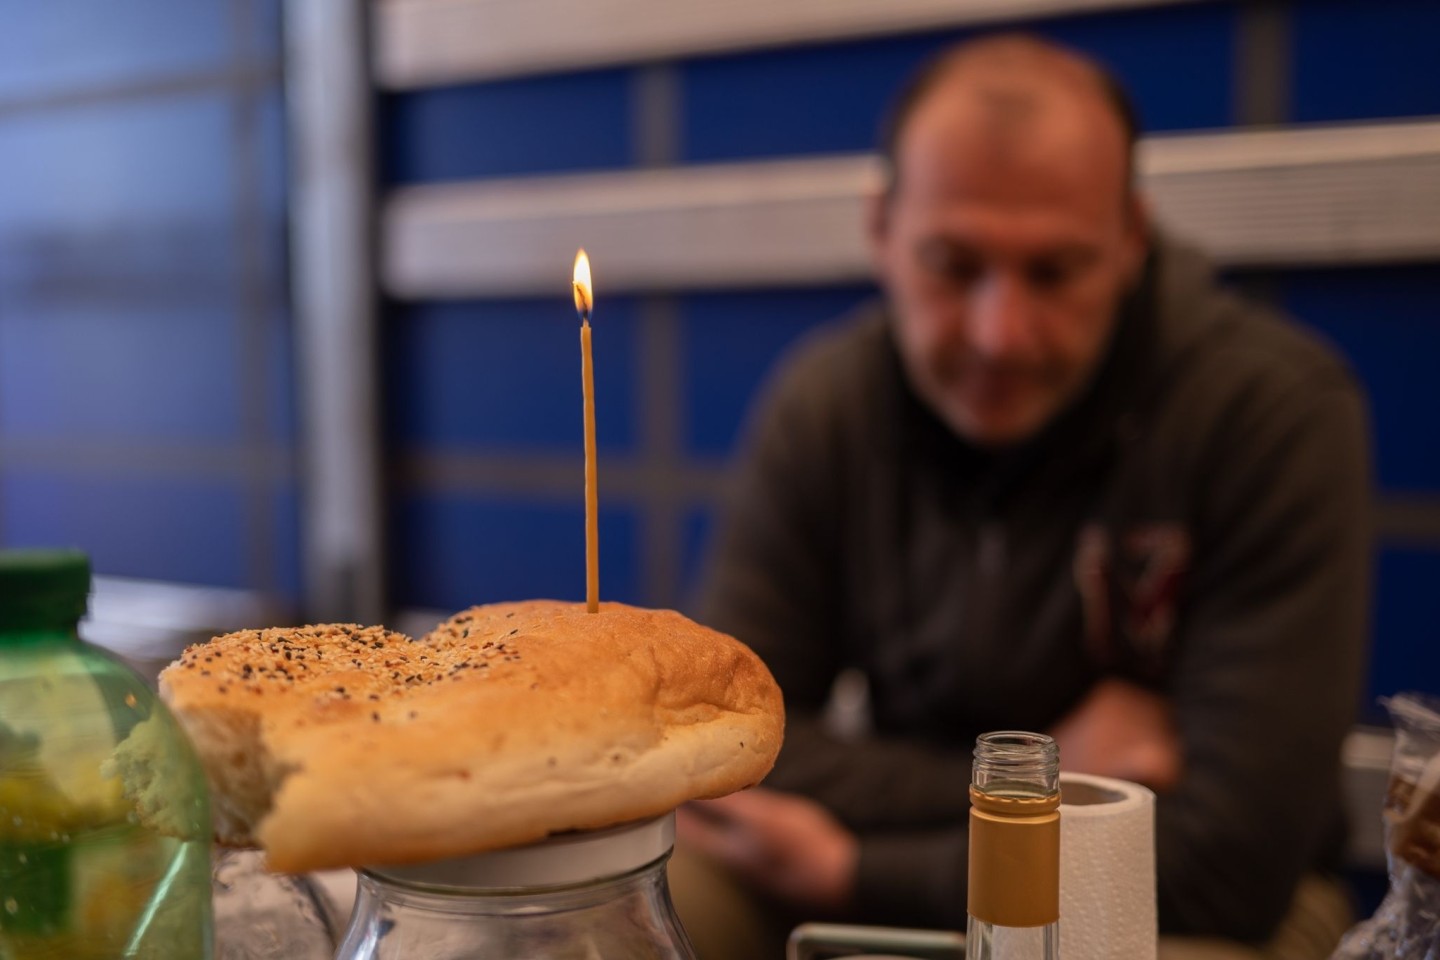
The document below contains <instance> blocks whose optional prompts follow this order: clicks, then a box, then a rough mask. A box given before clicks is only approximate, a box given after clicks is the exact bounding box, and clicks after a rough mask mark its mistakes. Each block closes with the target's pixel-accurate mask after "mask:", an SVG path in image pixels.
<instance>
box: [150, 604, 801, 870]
mask: <svg viewBox="0 0 1440 960" xmlns="http://www.w3.org/2000/svg"><path fill="white" fill-rule="evenodd" d="M160 689H161V696H162V697H163V698H164V699H165V700H166V702H167V703H168V704H169V706H170V708H171V710H172V711H173V712H174V713H175V715H176V717H177V718H178V719H179V721H180V722H181V724H182V725H183V726H184V727H185V729H186V731H187V732H188V733H189V734H190V737H191V740H192V742H194V743H195V745H196V748H197V751H198V752H199V754H200V757H201V760H202V762H203V764H204V766H205V769H206V773H207V775H208V777H209V780H210V784H211V790H212V811H213V815H214V820H215V826H216V833H217V836H218V837H219V838H220V839H221V840H222V842H226V843H230V844H235V845H254V844H258V845H260V846H262V847H264V848H265V850H266V854H267V861H268V863H269V865H270V867H271V868H272V869H275V870H284V871H304V870H315V869H325V868H332V867H340V866H361V865H366V864H385V863H405V862H415V861H422V860H429V859H437V858H442V857H451V856H460V855H465V854H471V853H479V852H482V851H484V850H489V849H495V848H498V847H504V846H513V845H518V844H523V843H528V842H532V841H535V840H539V839H542V838H543V837H545V836H547V835H549V834H552V833H558V832H562V831H566V830H575V829H589V828H598V827H603V826H609V825H611V824H615V823H621V822H625V821H628V820H634V819H639V818H642V817H648V816H655V815H658V814H660V813H664V812H666V811H667V810H670V809H672V808H674V807H675V806H677V805H679V804H680V803H683V802H684V801H686V800H690V799H696V798H701V797H713V796H720V795H722V794H725V793H729V792H732V791H734V790H738V789H742V788H744V787H747V786H750V785H753V784H755V783H757V782H759V781H760V779H761V778H762V777H764V775H765V774H766V773H767V772H768V771H769V769H770V767H771V765H772V764H773V763H774V760H775V756H776V754H777V753H778V752H779V748H780V740H781V736H782V730H783V725H784V715H783V707H782V705H781V699H780V692H779V689H778V688H777V687H776V685H775V682H774V680H773V678H771V676H770V674H769V671H768V670H766V669H765V667H764V665H763V664H762V663H761V662H760V660H759V659H758V658H757V657H756V656H755V655H754V654H753V653H752V652H751V651H750V650H749V649H748V648H747V647H745V646H744V645H743V644H741V643H739V642H738V641H736V640H734V639H733V638H731V637H728V636H726V635H724V634H721V633H718V632H716V631H713V630H710V629H708V628H706V627H703V626H701V625H699V624H696V623H694V622H693V621H691V620H688V619H686V618H685V617H683V616H681V615H680V614H678V613H674V612H673V611H665V610H646V609H641V608H636V607H629V606H625V605H623V604H614V603H607V604H603V605H602V606H601V610H600V612H599V613H595V614H590V613H587V612H586V610H585V607H584V605H583V604H570V603H561V602H558V601H528V602H522V603H503V604H492V605H488V606H481V607H474V608H471V609H470V610H466V611H464V612H462V613H459V614H456V615H455V616H454V617H451V618H450V619H449V620H447V621H446V622H445V623H443V624H441V625H440V626H439V627H437V628H436V629H435V630H434V631H432V632H431V633H430V634H428V635H426V636H425V637H423V638H420V639H418V640H416V639H411V638H409V637H406V636H404V635H403V634H399V633H394V632H392V631H388V630H384V629H382V628H379V627H360V626H356V625H351V624H331V625H322V626H309V627H296V628H272V629H266V630H248V631H242V632H239V633H232V634H227V635H225V636H222V637H217V638H216V639H215V640H213V641H211V642H209V643H206V644H200V645H197V646H194V647H191V648H190V649H188V650H186V651H185V653H184V654H183V655H182V656H181V658H180V659H179V660H178V661H176V662H175V663H173V664H171V665H170V666H169V667H167V668H166V669H165V671H164V672H163V673H162V674H161V677H160Z"/></svg>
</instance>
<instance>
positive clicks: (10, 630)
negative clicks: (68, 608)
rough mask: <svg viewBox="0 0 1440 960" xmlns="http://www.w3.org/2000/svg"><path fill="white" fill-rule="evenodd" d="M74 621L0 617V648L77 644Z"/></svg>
mask: <svg viewBox="0 0 1440 960" xmlns="http://www.w3.org/2000/svg"><path fill="white" fill-rule="evenodd" d="M77 627H78V623H77V622H76V621H73V620H70V621H63V622H55V621H49V622H44V621H41V622H33V621H29V622H27V621H18V622H17V621H7V620H5V619H4V618H0V650H6V649H11V648H22V647H42V646H57V645H78V644H79V643H80V636H79V632H78V630H77Z"/></svg>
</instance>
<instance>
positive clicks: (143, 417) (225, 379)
mask: <svg viewBox="0 0 1440 960" xmlns="http://www.w3.org/2000/svg"><path fill="white" fill-rule="evenodd" d="M234 319H235V318H234V317H233V315H232V314H231V312H230V311H228V310H226V309H225V305H223V304H210V305H204V306H202V305H199V304H197V305H195V306H193V307H190V308H189V309H175V308H168V309H160V308H155V309H151V310H149V311H144V310H142V309H141V308H139V307H136V306H133V305H120V304H116V305H115V306H114V307H110V308H107V307H105V306H104V305H101V304H93V305H89V306H86V307H83V308H73V307H72V308H69V309H59V308H56V307H55V306H53V305H52V306H48V307H47V309H44V310H40V311H35V312H31V311H25V312H23V313H20V314H18V315H14V314H11V313H10V311H8V310H6V309H5V308H4V300H3V298H0V431H3V432H4V433H5V434H6V435H7V436H10V437H13V438H30V439H34V438H45V439H51V440H54V439H60V438H71V439H80V440H84V439H86V438H102V437H103V438H105V439H115V438H117V437H121V438H143V439H151V440H204V441H212V440H215V441H224V440H232V439H238V436H239V422H240V414H239V409H238V401H239V391H238V386H237V380H238V369H239V368H238V363H237V360H236V342H235V335H234Z"/></svg>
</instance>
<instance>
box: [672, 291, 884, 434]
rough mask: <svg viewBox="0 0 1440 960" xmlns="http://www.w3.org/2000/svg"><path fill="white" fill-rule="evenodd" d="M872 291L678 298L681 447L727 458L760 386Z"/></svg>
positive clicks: (773, 292)
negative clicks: (785, 358) (792, 351)
mask: <svg viewBox="0 0 1440 960" xmlns="http://www.w3.org/2000/svg"><path fill="white" fill-rule="evenodd" d="M873 294H874V290H873V288H872V287H869V286H855V287H839V288H827V289H815V290H789V291H772V292H756V293H716V294H706V295H700V294H696V295H693V296H688V297H685V298H684V299H683V300H682V301H681V310H680V316H681V324H682V327H681V340H682V344H683V346H682V351H683V361H682V362H683V365H682V367H681V371H682V372H681V384H682V390H683V391H684V412H685V449H686V451H687V452H689V453H691V454H694V455H699V456H706V457H718V456H725V455H727V454H729V453H730V451H731V449H732V447H733V446H734V443H735V440H736V438H737V436H738V434H739V432H740V429H741V425H742V424H743V423H744V420H745V416H746V413H747V411H748V410H749V407H750V404H751V402H752V400H753V399H754V397H755V393H756V391H757V389H758V388H759V387H760V386H761V384H762V383H763V382H764V380H765V377H766V374H767V373H769V371H770V370H771V368H772V366H773V365H774V363H775V361H776V360H777V359H778V358H779V357H780V356H781V354H783V353H784V351H785V349H786V348H787V347H789V346H790V345H791V344H792V343H794V342H795V340H797V339H798V338H799V337H800V336H801V335H803V334H804V333H805V332H806V331H808V330H811V329H813V328H814V327H816V326H818V325H820V324H822V323H824V322H825V321H827V320H833V319H835V318H836V317H839V316H840V315H842V314H844V313H845V312H846V311H848V310H850V309H852V308H853V307H854V306H855V305H856V304H858V303H860V302H861V301H863V300H865V299H867V298H868V297H870V296H873Z"/></svg>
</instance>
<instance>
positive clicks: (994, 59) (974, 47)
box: [880, 34, 1138, 194]
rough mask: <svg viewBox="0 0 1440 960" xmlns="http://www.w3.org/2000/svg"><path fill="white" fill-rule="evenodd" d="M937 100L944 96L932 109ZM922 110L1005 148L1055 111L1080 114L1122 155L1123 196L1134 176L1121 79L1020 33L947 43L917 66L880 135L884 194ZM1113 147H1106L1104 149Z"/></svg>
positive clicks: (1131, 127)
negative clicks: (946, 115) (967, 124)
mask: <svg viewBox="0 0 1440 960" xmlns="http://www.w3.org/2000/svg"><path fill="white" fill-rule="evenodd" d="M935 101H943V102H942V103H941V104H940V105H939V106H938V107H937V105H936V104H935ZM921 108H927V109H944V110H946V111H947V112H950V111H953V112H954V113H955V114H956V115H957V118H958V115H960V114H965V115H968V116H969V118H970V119H971V120H972V121H973V122H974V129H975V131H976V133H977V140H980V141H983V143H984V144H985V145H986V146H987V147H988V148H989V149H991V150H994V151H997V152H1003V151H1005V150H1007V149H1008V148H1010V147H1012V146H1013V145H1014V143H1015V142H1017V141H1019V140H1021V139H1023V138H1026V137H1031V138H1033V137H1034V135H1035V133H1036V130H1037V128H1039V127H1042V125H1044V124H1047V123H1049V124H1051V125H1053V124H1054V122H1055V120H1056V119H1057V115H1063V114H1065V113H1069V114H1071V115H1072V116H1073V115H1077V114H1078V115H1079V116H1080V117H1082V118H1083V119H1085V120H1092V121H1098V124H1099V128H1098V129H1096V124H1094V123H1091V124H1090V129H1091V131H1092V132H1091V134H1090V136H1098V137H1101V138H1106V137H1107V134H1108V135H1110V136H1113V138H1114V140H1113V145H1114V146H1117V147H1118V148H1119V150H1120V151H1121V153H1122V156H1123V168H1122V169H1123V171H1124V177H1125V186H1126V193H1127V194H1128V192H1129V187H1130V184H1131V181H1132V179H1133V174H1134V148H1135V140H1136V137H1137V135H1138V124H1137V121H1136V116H1135V110H1134V107H1133V106H1132V105H1131V103H1130V98H1129V96H1128V95H1127V94H1126V93H1125V90H1124V88H1123V87H1122V86H1121V85H1120V83H1119V81H1117V80H1116V79H1115V77H1114V76H1113V75H1112V74H1111V73H1110V72H1109V71H1108V70H1106V69H1105V68H1104V67H1103V66H1101V65H1100V64H1099V63H1097V62H1096V61H1094V60H1092V59H1090V58H1088V57H1086V56H1084V55H1083V54H1080V53H1077V52H1075V51H1073V50H1069V49H1067V48H1065V47H1062V46H1059V45H1058V44H1054V43H1051V42H1049V41H1046V40H1042V39H1039V38H1037V37H1032V36H1029V35H1025V34H1003V35H998V36H992V37H987V38H984V39H981V40H973V41H970V42H968V43H964V44H961V45H960V46H957V47H954V48H951V49H950V50H947V51H945V52H944V53H941V54H940V55H938V56H936V57H934V58H933V59H931V60H930V61H929V62H928V63H926V64H925V65H924V66H922V67H921V68H920V69H919V70H918V71H917V72H916V73H915V74H914V75H913V76H912V77H911V79H910V81H909V82H908V83H907V84H906V85H905V87H903V88H902V89H901V91H900V93H899V95H898V96H897V97H896V99H895V101H894V103H893V105H892V107H891V109H890V112H889V114H888V115H887V117H886V119H885V123H884V126H883V128H882V132H881V141H880V150H881V155H882V157H883V159H884V161H885V175H886V187H887V192H893V191H894V189H895V187H896V185H897V182H898V179H899V173H900V169H901V162H900V153H901V149H902V146H903V144H904V141H905V133H906V130H907V129H908V128H909V125H910V120H911V119H912V118H913V117H914V116H915V114H916V113H917V112H919V111H920V110H921ZM1110 145H1111V144H1107V146H1110Z"/></svg>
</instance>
